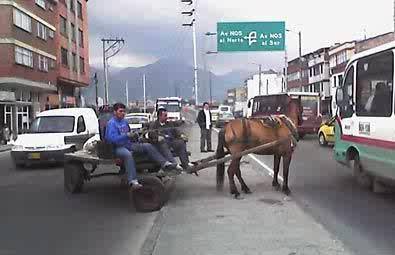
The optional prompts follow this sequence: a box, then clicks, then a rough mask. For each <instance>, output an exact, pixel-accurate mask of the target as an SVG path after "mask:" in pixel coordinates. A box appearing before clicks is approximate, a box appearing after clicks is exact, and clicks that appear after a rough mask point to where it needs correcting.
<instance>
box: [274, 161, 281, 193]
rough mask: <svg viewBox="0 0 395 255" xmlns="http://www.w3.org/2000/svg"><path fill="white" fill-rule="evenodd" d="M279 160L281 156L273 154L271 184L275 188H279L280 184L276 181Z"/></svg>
mask: <svg viewBox="0 0 395 255" xmlns="http://www.w3.org/2000/svg"><path fill="white" fill-rule="evenodd" d="M280 161H281V156H280V155H277V154H274V164H273V165H274V169H273V170H274V175H273V182H272V186H273V187H274V188H275V189H276V190H279V189H280V184H279V183H278V172H279V171H280Z"/></svg>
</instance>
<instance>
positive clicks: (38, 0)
mask: <svg viewBox="0 0 395 255" xmlns="http://www.w3.org/2000/svg"><path fill="white" fill-rule="evenodd" d="M36 4H37V5H38V6H40V7H41V8H43V9H44V10H45V0H36Z"/></svg>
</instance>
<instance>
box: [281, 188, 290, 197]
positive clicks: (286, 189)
mask: <svg viewBox="0 0 395 255" xmlns="http://www.w3.org/2000/svg"><path fill="white" fill-rule="evenodd" d="M282 191H283V193H284V194H285V195H286V196H289V195H290V194H291V190H290V189H289V188H288V187H283V189H282Z"/></svg>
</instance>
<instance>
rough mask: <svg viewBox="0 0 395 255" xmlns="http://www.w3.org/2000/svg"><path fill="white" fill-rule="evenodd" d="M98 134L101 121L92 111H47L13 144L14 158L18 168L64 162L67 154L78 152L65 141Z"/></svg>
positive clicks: (38, 116)
mask: <svg viewBox="0 0 395 255" xmlns="http://www.w3.org/2000/svg"><path fill="white" fill-rule="evenodd" d="M98 133H99V125H98V119H97V116H96V113H95V111H94V110H93V109H90V108H67V109H55V110H49V111H44V112H42V113H40V114H38V115H37V117H36V118H35V119H34V121H33V123H32V125H31V127H30V129H29V130H28V131H27V133H25V134H21V135H19V136H18V138H17V139H16V140H15V141H14V142H13V147H12V149H11V157H12V160H13V162H14V164H15V166H16V167H23V166H26V165H30V164H32V163H42V162H63V159H64V153H66V152H71V151H74V150H75V148H74V145H73V144H65V141H64V140H65V137H67V136H76V135H79V136H84V135H86V136H87V137H90V136H94V135H96V134H98Z"/></svg>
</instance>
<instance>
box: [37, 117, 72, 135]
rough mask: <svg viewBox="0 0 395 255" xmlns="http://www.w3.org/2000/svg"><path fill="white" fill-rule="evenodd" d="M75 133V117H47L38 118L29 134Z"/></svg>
mask: <svg viewBox="0 0 395 255" xmlns="http://www.w3.org/2000/svg"><path fill="white" fill-rule="evenodd" d="M73 131H74V117H73V116H47V117H38V118H36V119H35V120H34V121H33V123H32V125H31V127H30V131H29V133H71V132H73Z"/></svg>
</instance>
